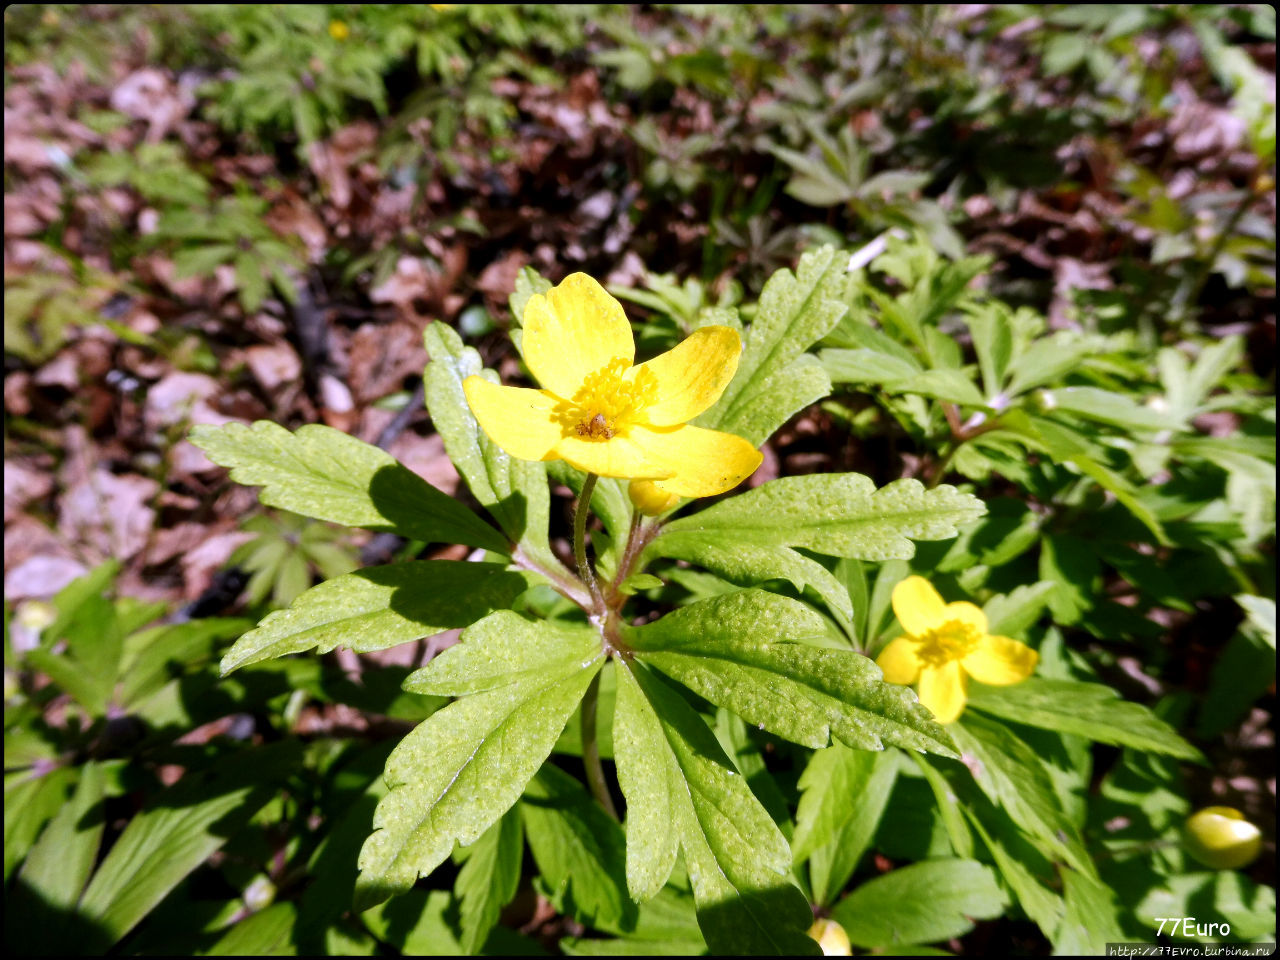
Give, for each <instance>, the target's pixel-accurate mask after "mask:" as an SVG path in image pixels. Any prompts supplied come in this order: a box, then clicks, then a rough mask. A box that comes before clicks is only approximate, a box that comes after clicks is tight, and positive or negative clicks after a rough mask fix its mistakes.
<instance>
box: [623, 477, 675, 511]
mask: <svg viewBox="0 0 1280 960" xmlns="http://www.w3.org/2000/svg"><path fill="white" fill-rule="evenodd" d="M627 494H628V496H630V497H631V502H632V503H634V504H635V505H636V509H637V510H639V511H640V512H641V513H643V514H644V515H645V516H646V517H656V516H657V515H658V514H660V513H666V512H667V511H668V510H670V509H671V508H672V507H674V506H675V505H676V504H677V503H679V502H680V498H679V497H678V496H676V495H675V494H674V493H667V491H665V490H662V489H660V488H659V487H658V485H657V484H656V483H654V482H653V481H652V480H632V481H631V484H630V485H629V486H628V487H627Z"/></svg>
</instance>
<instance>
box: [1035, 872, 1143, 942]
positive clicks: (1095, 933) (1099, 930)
mask: <svg viewBox="0 0 1280 960" xmlns="http://www.w3.org/2000/svg"><path fill="white" fill-rule="evenodd" d="M1059 875H1060V876H1061V878H1062V893H1063V900H1064V901H1065V903H1066V913H1065V915H1064V916H1063V918H1062V923H1061V924H1059V926H1058V929H1057V930H1056V931H1055V932H1054V934H1053V937H1052V940H1053V952H1054V953H1055V954H1057V955H1058V956H1063V957H1070V956H1078V957H1084V956H1090V955H1102V954H1105V953H1106V952H1107V943H1108V942H1110V943H1118V942H1121V941H1123V940H1124V939H1125V935H1124V928H1123V927H1122V926H1121V925H1120V917H1119V916H1118V914H1117V904H1116V895H1115V892H1114V891H1113V890H1111V888H1109V887H1108V886H1107V885H1106V884H1104V883H1103V882H1102V881H1101V880H1099V879H1098V878H1097V877H1090V876H1085V875H1084V874H1081V873H1077V872H1076V871H1075V870H1071V869H1064V870H1062V871H1061V872H1060V874H1059Z"/></svg>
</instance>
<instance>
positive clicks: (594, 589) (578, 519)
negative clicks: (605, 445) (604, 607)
mask: <svg viewBox="0 0 1280 960" xmlns="http://www.w3.org/2000/svg"><path fill="white" fill-rule="evenodd" d="M599 479H600V478H599V477H597V476H596V475H595V474H594V473H588V474H587V479H586V482H585V483H583V484H582V493H580V494H578V506H577V507H576V508H575V509H574V511H573V559H574V560H575V561H577V564H578V576H580V577H581V578H582V582H583V583H585V584H586V585H587V589H588V590H590V591H591V598H592V599H593V600H594V601H595V602H596V605H597V607H599V606H600V605H601V604H600V586H599V584H597V583H596V573H595V571H594V570H592V569H591V566H590V564H588V563H587V517H589V516H590V515H591V514H590V512H589V511H588V509H587V508H588V507H589V506H590V505H591V494H592V493H593V492H595V489H596V481H597V480H599ZM600 612H603V611H600Z"/></svg>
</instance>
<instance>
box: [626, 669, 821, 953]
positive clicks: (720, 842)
mask: <svg viewBox="0 0 1280 960" xmlns="http://www.w3.org/2000/svg"><path fill="white" fill-rule="evenodd" d="M618 666H619V669H618V670H617V671H616V672H617V674H618V703H617V707H616V709H615V712H614V728H613V740H614V755H615V758H616V761H617V764H618V782H619V783H620V784H621V786H622V792H623V795H624V796H625V797H626V800H627V825H626V832H627V885H628V888H629V889H630V891H631V895H632V896H633V897H634V898H635V899H637V900H645V899H648V898H649V897H651V896H653V895H654V894H655V893H657V891H658V890H659V889H660V888H661V887H662V885H663V883H664V882H665V881H666V877H667V875H668V874H669V873H670V871H671V869H672V867H673V866H674V864H675V859H676V855H677V853H678V852H679V850H680V849H683V850H684V859H685V865H686V867H687V868H688V871H689V880H690V883H691V885H692V887H693V896H694V902H695V904H696V908H697V912H698V924H699V926H700V927H701V929H702V934H703V936H704V937H705V938H706V941H707V945H708V947H709V948H710V949H711V952H712V953H717V954H746V953H764V952H770V953H777V954H782V955H789V954H794V955H801V956H808V955H814V954H815V953H816V952H817V944H816V943H815V942H814V941H813V940H812V939H810V938H809V937H807V936H806V935H805V932H804V931H805V930H806V929H807V928H808V927H809V924H810V923H811V922H812V914H811V912H810V911H809V905H808V903H807V902H806V901H805V899H804V895H803V894H801V893H800V891H799V890H797V889H796V888H795V887H794V886H793V885H792V884H791V883H790V882H789V880H788V879H787V873H788V871H789V870H790V867H791V851H790V850H789V849H788V848H787V842H786V839H785V838H784V837H783V836H782V833H781V832H780V831H779V830H778V828H777V826H776V825H775V824H774V822H773V820H772V819H771V818H770V817H769V815H768V813H767V812H766V811H765V809H764V808H763V807H762V806H761V805H760V803H759V801H758V800H756V798H755V797H754V796H753V795H752V794H751V791H750V790H749V789H748V788H747V785H746V783H745V782H744V781H743V778H742V777H741V776H740V775H739V774H738V773H737V771H736V770H734V769H733V765H732V763H731V762H730V760H729V758H728V757H727V756H725V753H724V751H723V750H722V749H721V747H720V744H719V743H718V742H717V741H716V738H715V735H714V734H713V733H712V732H711V730H710V729H709V728H708V727H707V725H706V723H704V722H703V720H702V719H701V718H700V717H699V716H698V715H697V714H696V713H695V712H694V711H693V708H691V707H690V706H689V705H688V703H686V702H685V700H684V698H683V697H681V696H680V695H679V694H678V693H676V691H675V690H673V689H671V688H670V687H668V686H667V685H666V684H665V683H664V682H663V681H662V680H660V679H658V677H657V676H655V675H654V674H653V673H651V672H650V671H649V670H648V668H646V667H645V666H644V665H643V664H640V663H636V662H634V661H632V662H631V663H627V662H626V661H619V663H618Z"/></svg>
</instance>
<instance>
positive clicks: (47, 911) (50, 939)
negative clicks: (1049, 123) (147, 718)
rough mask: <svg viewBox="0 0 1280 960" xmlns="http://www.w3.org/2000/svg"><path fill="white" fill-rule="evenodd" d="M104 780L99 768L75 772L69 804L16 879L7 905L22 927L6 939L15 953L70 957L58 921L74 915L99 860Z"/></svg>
mask: <svg viewBox="0 0 1280 960" xmlns="http://www.w3.org/2000/svg"><path fill="white" fill-rule="evenodd" d="M105 786H106V778H105V776H104V774H103V768H102V765H101V764H99V763H95V762H93V761H90V762H89V763H86V764H85V765H84V766H83V767H82V768H81V769H80V782H79V783H78V784H76V791H75V793H74V794H73V795H72V796H71V800H70V802H68V803H67V804H65V805H64V806H63V807H62V808H61V809H60V810H59V811H58V812H57V814H56V815H55V816H54V817H53V819H52V820H51V821H49V825H48V826H47V827H46V828H45V829H44V831H43V832H42V833H41V834H40V839H39V840H38V841H36V844H35V846H34V847H32V848H31V852H30V853H29V854H28V855H27V859H26V861H25V862H24V863H23V864H22V870H21V871H20V872H19V873H18V880H17V884H16V885H15V890H14V900H13V901H12V902H10V903H9V904H8V907H9V908H11V909H16V910H17V913H16V914H11V916H15V915H17V916H22V917H23V918H24V919H23V922H22V923H19V924H14V925H13V926H12V927H11V928H10V929H11V931H13V934H14V936H11V937H10V938H8V939H9V943H10V949H12V948H13V945H14V944H19V945H24V944H25V948H24V947H22V946H19V948H18V952H20V953H26V952H28V951H30V952H32V953H57V952H59V951H60V950H66V951H68V952H70V951H74V949H75V947H76V944H75V943H74V942H69V941H68V930H67V928H66V926H65V925H60V924H59V923H58V920H57V918H58V917H59V916H60V915H63V916H65V915H66V914H71V913H74V912H75V909H76V904H77V903H78V902H79V900H80V892H81V891H82V890H83V889H84V885H85V883H86V882H87V881H88V879H89V874H90V873H91V872H92V870H93V865H94V863H95V861H96V860H97V857H98V844H99V842H100V841H101V839H102V830H103V827H104V826H105V823H106V818H105V816H104V812H103V810H102V809H101V804H102V802H103V796H104V789H105Z"/></svg>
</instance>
